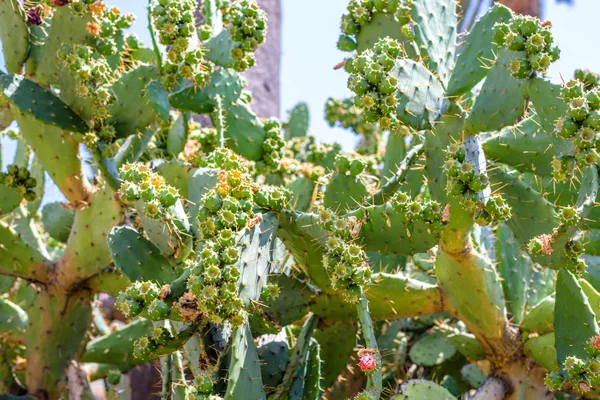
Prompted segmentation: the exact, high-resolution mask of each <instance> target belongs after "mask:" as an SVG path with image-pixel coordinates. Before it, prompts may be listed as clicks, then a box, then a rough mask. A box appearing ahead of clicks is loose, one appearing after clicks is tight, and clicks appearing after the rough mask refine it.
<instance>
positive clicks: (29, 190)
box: [0, 164, 37, 201]
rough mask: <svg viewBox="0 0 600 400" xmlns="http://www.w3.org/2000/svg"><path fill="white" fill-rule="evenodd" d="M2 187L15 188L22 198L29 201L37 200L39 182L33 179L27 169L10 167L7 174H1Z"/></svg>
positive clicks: (0, 183)
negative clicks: (36, 188)
mask: <svg viewBox="0 0 600 400" xmlns="http://www.w3.org/2000/svg"><path fill="white" fill-rule="evenodd" d="M0 185H4V186H8V187H11V188H13V189H14V190H16V191H17V193H18V194H19V196H20V197H21V198H24V199H25V200H27V201H33V200H35V197H36V194H35V187H36V185H37V182H36V180H35V179H34V178H32V177H31V173H30V172H29V170H28V169H27V168H26V167H19V166H18V165H15V164H11V165H9V166H8V170H7V172H2V173H0Z"/></svg>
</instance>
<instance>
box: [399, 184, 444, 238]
mask: <svg viewBox="0 0 600 400" xmlns="http://www.w3.org/2000/svg"><path fill="white" fill-rule="evenodd" d="M391 205H392V208H393V209H394V210H396V211H398V212H399V213H401V214H402V215H404V217H405V218H406V219H407V220H408V221H410V222H412V223H414V222H416V221H425V222H426V223H427V224H428V225H429V226H430V227H431V230H432V231H434V232H441V231H442V229H444V227H445V226H446V225H447V221H445V220H444V219H443V218H442V205H441V204H440V203H438V202H437V201H434V200H431V201H426V202H419V201H417V200H414V199H411V198H410V196H409V195H408V194H406V193H404V192H398V193H396V195H395V196H394V197H393V198H392V200H391Z"/></svg>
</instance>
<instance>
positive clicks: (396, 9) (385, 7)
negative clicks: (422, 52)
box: [337, 0, 412, 51]
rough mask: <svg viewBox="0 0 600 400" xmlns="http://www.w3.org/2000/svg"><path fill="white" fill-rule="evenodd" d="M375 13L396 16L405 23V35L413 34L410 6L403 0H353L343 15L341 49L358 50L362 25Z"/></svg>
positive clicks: (339, 43) (340, 38)
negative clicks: (410, 25)
mask: <svg viewBox="0 0 600 400" xmlns="http://www.w3.org/2000/svg"><path fill="white" fill-rule="evenodd" d="M374 13H384V14H388V15H391V16H395V18H396V19H397V20H398V21H399V22H400V24H401V25H403V27H402V32H403V33H404V34H405V36H407V37H411V36H412V31H411V30H410V27H409V25H408V24H409V23H410V21H411V18H410V7H409V6H408V5H406V6H405V5H404V4H403V1H402V0H351V1H350V3H349V4H348V8H347V12H346V13H344V15H342V34H341V35H340V37H339V39H338V44H337V46H338V48H339V49H340V50H342V51H354V50H356V47H357V41H356V35H358V34H359V33H360V30H361V26H364V25H367V24H369V23H370V22H371V18H372V17H373V14H374Z"/></svg>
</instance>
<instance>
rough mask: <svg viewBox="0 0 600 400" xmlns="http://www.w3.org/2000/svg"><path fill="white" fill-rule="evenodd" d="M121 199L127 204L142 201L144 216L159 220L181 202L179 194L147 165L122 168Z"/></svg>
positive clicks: (131, 165)
mask: <svg viewBox="0 0 600 400" xmlns="http://www.w3.org/2000/svg"><path fill="white" fill-rule="evenodd" d="M120 172H121V177H122V178H123V182H122V183H121V189H120V190H119V194H120V195H121V199H122V200H124V201H125V202H127V203H134V202H136V201H138V200H141V201H142V202H143V204H144V209H143V212H144V215H146V216H147V217H148V218H152V219H157V218H159V217H160V216H161V215H164V214H165V213H166V212H167V211H166V210H167V209H169V208H170V207H172V206H174V205H175V204H176V203H177V201H178V200H179V192H178V191H177V189H175V188H174V187H172V186H170V185H168V184H167V183H166V182H165V179H164V178H163V177H162V176H160V175H158V174H157V173H155V172H154V171H152V170H151V168H150V167H149V166H147V165H145V164H140V163H135V164H124V165H123V166H122V167H121V170H120Z"/></svg>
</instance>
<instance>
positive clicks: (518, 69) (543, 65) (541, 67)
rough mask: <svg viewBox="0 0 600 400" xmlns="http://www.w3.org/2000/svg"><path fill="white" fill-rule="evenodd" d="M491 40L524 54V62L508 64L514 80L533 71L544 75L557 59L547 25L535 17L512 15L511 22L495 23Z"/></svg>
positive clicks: (555, 47)
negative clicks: (525, 55)
mask: <svg viewBox="0 0 600 400" xmlns="http://www.w3.org/2000/svg"><path fill="white" fill-rule="evenodd" d="M494 40H495V41H496V43H497V44H498V45H499V46H504V47H506V48H507V49H509V50H511V51H524V52H526V54H527V57H526V58H525V59H515V60H513V61H512V62H511V63H510V71H511V73H512V75H513V76H514V77H515V78H517V79H525V78H529V77H531V76H532V75H533V74H534V73H535V72H539V73H541V74H545V73H546V71H547V70H548V67H549V66H550V64H551V63H552V62H554V61H556V60H558V58H559V57H560V50H559V49H558V47H557V46H555V45H554V37H553V36H552V32H551V31H550V26H549V23H542V22H540V20H539V19H538V18H536V17H530V16H524V15H515V16H514V19H513V21H512V22H511V23H504V22H499V23H496V25H494Z"/></svg>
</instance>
